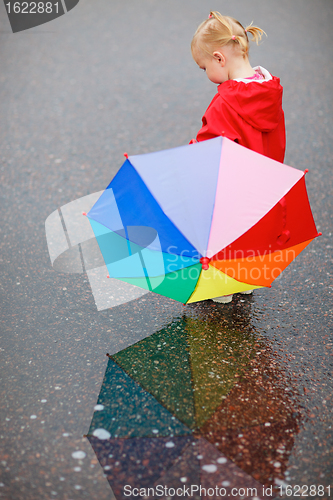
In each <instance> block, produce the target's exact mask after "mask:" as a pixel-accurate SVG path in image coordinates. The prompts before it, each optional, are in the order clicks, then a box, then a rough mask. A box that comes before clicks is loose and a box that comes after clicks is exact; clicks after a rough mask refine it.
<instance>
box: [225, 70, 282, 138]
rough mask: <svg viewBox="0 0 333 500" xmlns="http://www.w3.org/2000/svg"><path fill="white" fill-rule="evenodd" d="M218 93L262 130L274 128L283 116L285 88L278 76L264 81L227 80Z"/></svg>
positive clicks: (248, 120)
mask: <svg viewBox="0 0 333 500" xmlns="http://www.w3.org/2000/svg"><path fill="white" fill-rule="evenodd" d="M218 93H219V95H220V96H221V98H222V99H223V101H224V103H225V104H226V105H228V106H230V107H231V108H232V109H233V110H234V111H235V112H236V113H238V114H239V115H240V116H241V117H242V118H243V119H244V120H245V121H246V122H247V123H249V124H250V125H251V126H252V127H254V128H256V129H258V130H260V131H261V132H270V131H272V130H274V129H275V128H276V127H277V125H278V123H279V122H280V120H281V118H282V114H283V111H282V93H283V88H282V86H281V85H280V79H279V78H277V77H276V76H273V77H272V78H271V79H270V80H267V81H266V80H264V81H262V82H258V81H251V82H249V83H244V82H242V81H237V80H227V81H226V82H224V83H221V85H219V86H218Z"/></svg>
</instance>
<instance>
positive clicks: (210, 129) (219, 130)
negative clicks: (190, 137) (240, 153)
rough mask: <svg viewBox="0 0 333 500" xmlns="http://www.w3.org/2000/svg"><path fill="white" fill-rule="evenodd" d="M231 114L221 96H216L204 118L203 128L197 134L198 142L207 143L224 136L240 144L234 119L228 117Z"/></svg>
mask: <svg viewBox="0 0 333 500" xmlns="http://www.w3.org/2000/svg"><path fill="white" fill-rule="evenodd" d="M229 114H230V112H229V110H228V108H227V106H225V104H224V103H223V100H222V99H221V97H220V96H219V94H216V96H215V97H214V99H213V100H212V102H211V103H210V105H209V107H208V108H207V110H206V113H205V114H204V116H203V117H202V127H201V129H200V130H199V132H198V134H197V141H198V142H200V141H206V140H207V139H212V138H213V137H219V136H221V135H222V136H224V137H227V138H228V139H231V140H232V141H237V142H238V141H239V139H240V137H239V134H238V133H237V130H236V128H235V127H233V123H232V122H233V121H234V117H231V116H228V115H229Z"/></svg>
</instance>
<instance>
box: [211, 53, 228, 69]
mask: <svg viewBox="0 0 333 500" xmlns="http://www.w3.org/2000/svg"><path fill="white" fill-rule="evenodd" d="M213 57H214V58H215V59H216V60H217V61H218V62H219V63H220V64H221V66H222V67H223V66H225V63H226V60H225V56H224V55H223V54H222V52H217V51H215V52H213Z"/></svg>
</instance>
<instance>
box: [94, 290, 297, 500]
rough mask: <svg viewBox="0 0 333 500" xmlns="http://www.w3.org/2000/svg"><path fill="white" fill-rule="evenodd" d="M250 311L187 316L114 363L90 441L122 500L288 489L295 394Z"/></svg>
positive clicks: (209, 309)
mask: <svg viewBox="0 0 333 500" xmlns="http://www.w3.org/2000/svg"><path fill="white" fill-rule="evenodd" d="M251 301H252V299H251V298H246V299H244V300H243V299H239V298H238V299H236V300H235V301H234V302H233V304H231V305H228V306H221V305H215V304H213V303H212V302H210V301H207V302H203V303H197V304H194V305H192V306H188V307H187V308H186V314H184V315H183V317H182V318H179V319H178V320H176V321H174V322H172V323H171V324H169V325H167V326H166V327H165V328H163V329H162V330H160V331H158V332H156V333H155V334H153V335H151V336H150V337H147V338H145V339H143V340H141V341H140V342H138V343H137V344H134V345H132V346H130V347H128V348H127V349H124V350H123V351H121V352H118V353H117V354H115V355H113V356H109V362H108V367H107V370H106V373H105V376H104V380H103V384H102V387H101V392H100V395H99V398H98V405H102V406H98V407H97V408H98V410H96V411H95V413H94V417H93V420H92V422H91V426H90V429H89V433H88V438H89V440H90V442H91V445H92V447H93V448H94V450H95V453H96V455H97V457H98V460H99V461H100V463H101V465H102V466H103V467H104V470H105V473H106V475H107V478H108V480H109V482H110V485H111V487H112V489H113V491H114V493H115V495H116V497H117V498H130V497H131V496H133V497H134V496H135V495H134V494H132V493H133V492H132V489H133V488H156V487H157V485H165V486H167V487H168V488H176V489H177V488H184V485H197V486H200V485H201V486H202V488H215V487H216V486H218V487H219V488H225V489H226V494H227V495H228V494H229V493H230V492H231V490H232V488H235V487H236V488H240V487H243V488H256V491H257V496H258V497H259V498H261V497H262V485H266V486H270V485H274V484H280V483H279V481H281V480H283V479H284V473H285V471H286V468H287V462H288V457H289V455H290V452H291V449H292V447H293V443H294V435H295V434H296V433H297V432H298V429H299V405H298V402H297V394H296V392H295V390H294V389H293V387H292V385H291V380H290V379H289V377H288V375H287V373H286V371H285V370H284V369H283V367H282V366H281V364H280V363H278V362H277V361H275V359H274V356H273V353H272V349H271V347H270V344H269V341H268V340H267V339H265V338H263V337H262V336H260V335H259V334H258V333H256V332H255V331H254V329H253V327H252V326H251V322H250V319H251V316H250V315H251ZM103 430H104V432H103ZM101 438H102V439H101ZM125 485H129V486H128V489H127V491H124V486H125ZM210 491H211V492H212V490H210ZM153 492H154V493H155V497H156V496H157V494H156V491H155V490H151V492H149V494H150V496H151V493H153ZM179 492H180V490H179ZM128 493H130V494H128ZM142 493H145V491H142ZM147 493H148V492H147ZM192 493H193V495H192V497H193V498H199V497H200V496H201V497H203V496H205V494H204V493H202V494H201V495H200V491H196V490H194V491H193V492H192ZM206 494H207V495H208V493H207V491H206ZM143 496H144V495H143ZM164 496H168V494H167V492H166V493H165V495H162V496H161V498H163V497H164ZM169 496H170V495H169ZM180 496H183V495H180ZM215 496H217V497H218V496H219V494H218V492H217V493H216V495H215ZM220 496H221V494H220ZM153 497H154V495H153ZM176 497H177V495H176V496H175V498H176ZM209 497H210V498H214V495H213V496H212V495H209ZM234 498H237V497H234ZM239 498H240V497H239Z"/></svg>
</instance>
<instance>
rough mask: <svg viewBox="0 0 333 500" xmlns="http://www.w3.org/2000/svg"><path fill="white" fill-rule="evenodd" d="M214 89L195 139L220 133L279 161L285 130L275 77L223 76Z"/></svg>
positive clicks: (279, 88) (208, 137) (277, 80)
mask: <svg viewBox="0 0 333 500" xmlns="http://www.w3.org/2000/svg"><path fill="white" fill-rule="evenodd" d="M217 90H218V93H217V94H216V95H215V97H214V99H213V100H212V102H211V103H210V105H209V106H208V108H207V110H206V113H205V114H204V116H203V118H202V128H201V129H200V130H199V132H198V135H197V141H199V142H200V141H205V140H207V139H212V138H213V137H217V136H220V135H223V136H225V137H228V138H229V139H231V140H233V141H236V142H238V143H239V144H241V145H242V146H245V147H247V148H249V149H252V150H253V151H257V152H258V153H261V154H263V155H265V156H269V157H270V158H273V159H274V160H277V161H280V162H283V159H284V153H285V149H286V132H285V124H284V113H283V110H282V92H283V89H282V86H281V85H280V80H279V78H277V77H275V76H273V77H272V79H271V80H267V81H263V82H261V83H260V82H258V81H255V80H254V81H251V82H249V83H244V82H238V81H236V80H227V81H226V82H224V83H221V85H219V86H218V89H217Z"/></svg>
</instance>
